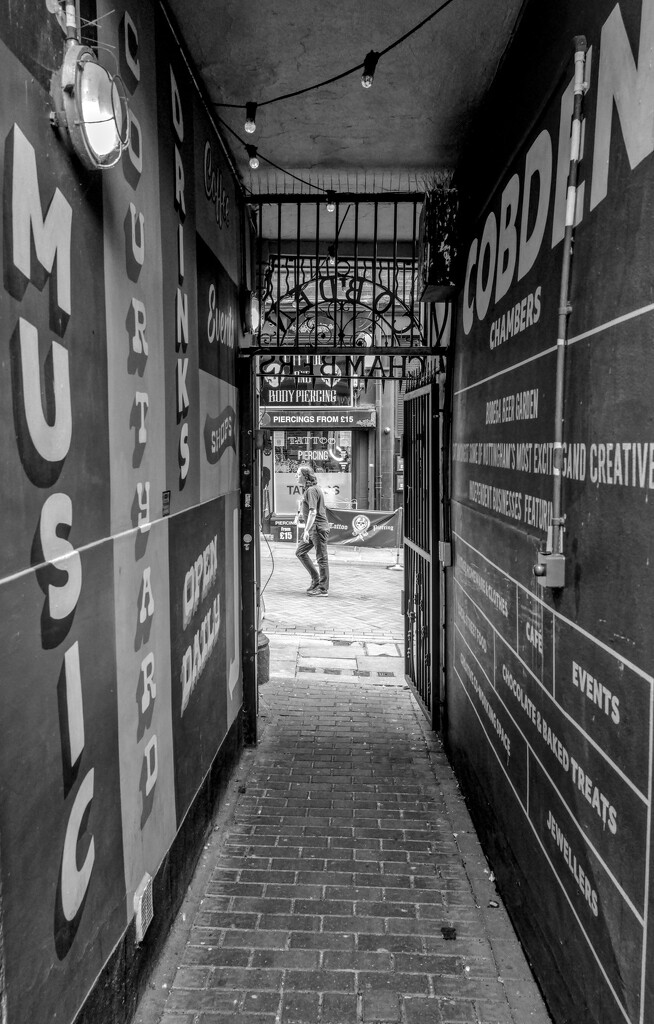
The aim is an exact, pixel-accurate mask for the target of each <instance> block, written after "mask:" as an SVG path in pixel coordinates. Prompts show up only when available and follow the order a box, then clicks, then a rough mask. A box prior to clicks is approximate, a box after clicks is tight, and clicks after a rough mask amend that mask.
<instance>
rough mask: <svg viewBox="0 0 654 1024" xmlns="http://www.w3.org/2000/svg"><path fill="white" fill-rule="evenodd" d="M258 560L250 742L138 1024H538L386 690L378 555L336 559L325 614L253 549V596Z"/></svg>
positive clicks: (283, 560)
mask: <svg viewBox="0 0 654 1024" xmlns="http://www.w3.org/2000/svg"><path fill="white" fill-rule="evenodd" d="M273 557H274V560H275V564H274V571H273V574H272V576H271V578H270V581H269V584H268V586H267V588H266V590H265V595H264V596H265V601H266V606H267V607H266V619H265V620H264V628H265V629H266V630H267V635H268V636H269V638H270V680H269V682H267V683H266V684H265V685H264V686H261V687H260V723H261V737H260V743H259V745H258V747H257V748H256V749H255V750H250V751H247V752H246V754H245V756H244V758H243V761H242V763H241V765H240V768H239V771H238V772H237V773H236V775H237V777H236V779H235V780H234V782H233V784H232V786H231V788H230V794H229V795H228V797H227V801H226V803H225V804H224V806H223V808H222V809H221V812H220V815H219V819H218V820H217V822H216V825H215V829H214V832H213V833H212V837H211V839H210V840H209V842H208V843H207V846H206V848H205V851H204V855H203V857H202V860H201V863H200V865H199V868H198V871H197V873H196V877H195V880H194V882H193V885H192V886H191V889H190V891H189V894H188V897H187V900H186V903H185V905H184V907H183V908H182V913H181V914H180V918H179V921H178V923H177V925H176V927H175V929H174V932H173V934H172V936H171V939H170V942H169V945H168V948H167V950H166V953H165V955H164V958H163V961H162V963H161V964H160V967H159V969H158V971H157V974H156V975H155V977H154V978H153V981H152V984H151V986H150V989H149V991H148V993H147V994H146V997H145V998H144V1000H143V1001H142V1004H141V1006H140V1009H139V1012H138V1014H137V1018H136V1019H137V1022H138V1024H155V1022H157V1024H158V1022H159V1021H161V1022H162V1024H227V1022H231V1021H234V1022H236V1021H237V1020H238V1021H239V1024H277V1022H280V1024H361V1022H364V1024H372V1022H382V1021H384V1022H398V1024H400V1022H402V1024H445V1022H456V1024H547V1022H548V1021H549V1016H548V1014H547V1012H546V1010H545V1008H544V1005H543V1002H542V999H541V997H540V995H539V992H538V989H537V987H536V985H535V983H534V981H533V978H532V976H531V973H530V970H529V967H528V965H527V964H526V962H525V960H524V957H523V955H522V952H521V950H520V947H519V945H518V943H517V940H516V938H515V935H514V933H513V929H512V927H511V925H510V923H509V920H508V918H507V915H506V913H505V911H504V909H503V907H502V901H501V898H500V896H499V895H498V893H497V892H496V890H495V886H494V884H493V880H492V876H491V873H490V871H489V868H488V865H487V864H486V861H485V859H484V857H483V855H482V853H481V850H480V847H479V844H478V842H477V839H476V836H475V834H474V832H473V830H472V826H471V823H470V819H469V817H468V813H467V810H466V808H465V805H464V803H463V800H462V798H461V796H460V794H459V790H458V787H457V784H456V782H455V780H454V777H453V774H452V772H451V770H450V768H449V766H448V763H447V760H446V758H445V756H444V754H443V752H442V750H441V747H440V745H439V743H438V741H437V739H436V737H434V736H433V735H432V734H430V733H429V731H428V727H427V723H426V720H425V718H424V716H423V714H422V712H421V711H420V709H419V708H418V705H417V703H416V701H415V699H414V697H413V696H412V694H411V691H410V690H409V688H408V686H407V684H406V682H405V680H404V663H403V657H402V622H401V617H400V611H399V608H400V605H399V591H400V589H401V585H402V583H401V581H402V574H401V573H399V572H394V571H392V570H391V571H388V566H389V565H392V563H393V561H394V559H395V554H394V552H389V551H377V552H365V553H359V554H358V555H357V554H356V553H353V552H350V553H338V554H335V555H334V557H333V559H332V565H333V584H332V593H331V595H330V598H329V599H324V600H312V599H310V598H307V597H306V596H305V595H304V593H303V590H304V579H303V578H302V576H301V572H302V570H301V568H300V567H299V566H298V565H297V563H296V562H295V561H294V559H293V558H292V547H291V546H288V547H285V546H283V545H279V544H277V545H274V551H271V552H270V553H267V552H265V551H262V579H263V581H264V582H265V581H266V578H267V575H268V572H267V571H266V567H267V565H268V568H270V567H271V565H270V563H271V559H272V558H273ZM267 559H268V561H267ZM364 609H365V613H366V616H367V625H366V624H365V622H364V623H363V624H362V623H361V619H360V617H361V614H362V611H363V610H364ZM314 619H315V620H316V621H315V622H313V620H314Z"/></svg>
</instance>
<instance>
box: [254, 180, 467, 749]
mask: <svg viewBox="0 0 654 1024" xmlns="http://www.w3.org/2000/svg"><path fill="white" fill-rule="evenodd" d="M421 203H422V197H421V196H419V195H416V194H415V193H413V194H410V195H383V196H370V195H367V196H365V197H364V196H356V195H346V196H340V197H339V198H338V199H337V201H336V203H335V210H334V212H333V213H331V214H329V213H327V211H326V209H325V202H324V197H323V196H308V195H297V196H288V195H285V196H284V197H276V196H258V197H257V200H256V203H254V204H253V206H252V212H253V215H254V220H255V223H256V227H257V238H256V242H255V245H254V248H253V251H252V253H251V257H252V265H253V266H252V281H253V282H254V288H253V292H254V303H253V307H254V311H253V321H252V332H251V334H250V335H249V338H248V346H247V349H245V350H243V351H241V352H240V355H242V356H244V357H245V360H247V366H248V373H247V386H248V389H249V395H248V401H247V403H245V406H246V407H247V409H248V410H249V413H250V417H249V420H248V422H246V424H245V428H246V434H247V433H248V432H249V434H250V437H251V439H252V449H253V450H252V456H253V462H252V463H251V465H252V466H253V467H254V470H253V474H252V475H253V476H254V478H255V479H254V480H252V481H251V483H252V485H253V486H252V494H253V495H256V500H255V501H254V502H253V504H254V506H255V508H254V510H253V512H254V515H253V516H252V517H250V519H248V518H247V517H246V523H245V529H246V530H247V534H248V536H249V537H251V538H252V539H253V540H254V538H257V537H259V538H260V541H261V543H260V544H257V543H256V542H255V543H253V544H252V545H251V552H248V551H245V550H244V559H245V561H246V562H247V560H248V555H249V556H250V561H251V562H252V565H251V566H250V568H249V569H248V567H247V566H246V567H245V568H244V577H243V578H244V589H246V588H247V586H248V585H249V584H251V585H252V586H253V588H254V591H255V594H254V597H253V599H252V601H251V602H250V603H251V607H252V611H253V616H254V622H252V621H248V617H247V614H246V616H245V622H244V654H245V655H246V656H247V653H248V652H247V642H248V641H249V642H250V644H252V643H253V641H254V637H256V641H257V647H258V646H260V644H261V637H262V636H263V637H264V638H265V635H266V628H268V629H270V628H271V626H272V628H275V629H282V630H286V629H289V630H290V629H293V628H294V629H295V630H296V632H297V631H298V627H303V628H304V629H305V630H311V629H313V630H314V632H315V634H316V635H317V636H324V635H325V632H326V631H328V632H329V633H330V635H331V636H332V638H333V641H334V642H339V643H341V644H343V645H346V643H347V641H348V637H349V638H351V637H352V636H353V629H354V627H355V626H356V631H357V632H358V633H359V635H361V636H370V637H371V638H373V639H374V638H378V639H380V640H383V638H384V630H385V631H386V634H387V635H388V637H389V638H393V639H395V637H396V635H397V642H398V643H399V644H400V648H401V652H402V655H403V657H404V659H405V668H406V675H407V678H408V680H409V682H410V683H411V685H412V686H413V688H414V690H415V692H416V695H417V696H418V698H419V700H420V703H421V706H422V707H423V710H424V711H425V713H426V714H427V716H428V717H429V719H430V721H431V723H432V727H434V728H437V727H438V721H439V713H440V699H439V698H438V697H437V698H436V699H434V698H433V685H432V683H431V675H432V673H433V667H434V666H437V665H438V664H439V662H440V656H439V645H438V644H436V646H434V629H435V627H436V624H437V622H440V611H439V601H438V600H434V595H433V585H434V582H435V580H436V574H435V573H434V572H433V565H434V564H435V560H437V559H438V557H439V550H440V549H439V546H438V541H437V540H434V537H435V536H437V535H438V529H436V530H434V522H433V519H432V512H434V511H436V510H437V509H438V506H439V502H438V497H436V498H435V499H433V498H432V493H431V491H432V488H433V487H434V484H435V483H437V482H438V480H439V473H438V470H436V473H434V471H433V466H432V460H433V459H435V458H436V457H437V452H438V451H439V450H440V449H439V448H438V445H437V444H434V442H433V438H432V432H433V430H434V427H435V426H436V427H437V426H438V417H439V410H440V408H441V406H440V404H439V401H438V399H437V400H436V401H435V402H432V404H431V405H430V406H429V409H428V410H427V412H426V413H425V412H424V410H423V411H422V412H420V415H426V417H427V419H426V420H425V423H424V424H423V427H424V429H419V415H418V412H417V410H419V406H420V402H419V401H417V400H416V399H415V397H412V396H413V393H414V392H415V391H416V390H420V389H421V388H427V389H428V391H429V392H430V393H431V391H433V389H434V388H436V389H437V390H438V387H439V383H438V382H439V381H440V382H441V385H442V381H443V380H444V377H445V372H446V368H447V355H448V351H449V339H450V327H451V306H450V305H449V303H448V302H447V301H443V302H433V301H432V302H429V303H426V302H421V301H420V300H421V298H422V288H421V272H422V271H421V256H422V248H423V244H424V242H423V238H422V235H421V232H420V214H421ZM245 360H241V362H244V361H245ZM242 405H243V403H242ZM407 410H409V411H410V416H409V420H408V424H407ZM242 411H243V410H242ZM416 416H417V417H418V418H416ZM407 425H408V431H407ZM247 440H248V439H247V437H246V444H245V446H244V448H245V452H244V465H245V464H247V461H248V452H247ZM418 450H420V457H418ZM300 466H308V467H309V468H311V469H312V470H313V471H314V472H315V473H316V474H317V476H318V479H319V483H320V485H321V487H322V489H323V492H324V495H325V500H326V505H327V510H328V515H329V519H330V523H331V527H332V529H331V531H330V543H329V545H328V547H329V552H330V555H331V560H332V561H333V564H334V568H335V569H336V573H337V575H339V569H342V572H341V573H340V577H341V578H340V579H339V585H338V589H339V590H340V591H341V599H340V602H338V603H337V595H336V588H335V587H332V588H331V594H330V597H329V599H328V601H323V602H318V604H320V609H318V608H316V607H315V602H311V599H309V601H308V602H307V597H306V594H305V593H304V591H305V590H306V589H307V586H306V584H308V582H310V581H309V580H308V579H306V580H304V579H303V578H302V575H301V574H302V573H303V572H304V570H303V568H302V566H301V564H300V563H299V562H298V561H297V560H296V559H295V556H294V552H295V546H296V544H297V542H298V539H299V535H300V530H301V529H302V528H303V524H302V521H301V513H300V510H299V509H298V503H299V499H300V493H299V489H298V484H297V479H296V474H297V470H298V467H300ZM427 469H428V471H427ZM407 473H409V474H410V481H408V480H407ZM418 492H420V496H418ZM407 517H408V520H407ZM255 521H256V530H255V529H253V526H254V525H255ZM427 540H428V541H429V543H426V541H427ZM275 554H276V555H277V558H275ZM364 566H367V567H368V571H367V572H366V571H365V570H364ZM280 567H283V571H282V569H281V568H280ZM291 568H292V572H291V571H290V570H291ZM276 571H277V576H275V572H276ZM380 571H381V573H382V575H381V577H380V576H379V572H380ZM289 573H290V575H289ZM293 573H294V574H295V577H296V579H294V577H293ZM283 576H285V579H282V577H283ZM334 578H335V577H334ZM384 579H386V581H388V584H389V585H388V586H387V585H382V580H384ZM277 584H281V585H282V589H281V592H280V593H278V594H276V586H277ZM303 584H304V585H303ZM380 594H381V595H382V598H383V599H382V602H381V605H380V606H379V607H378V606H377V604H376V603H375V602H376V600H377V598H378V597H379V595H380ZM277 598H278V599H279V608H280V609H281V614H282V619H284V621H281V620H280V619H279V617H277V621H276V622H275V623H274V624H272V623H271V613H272V612H274V614H275V615H277V609H276V608H275V607H274V605H275V602H276V599H277ZM373 598H374V599H375V600H374V601H373ZM296 599H297V600H300V601H302V602H303V605H296V604H295V601H296ZM353 600H354V604H353V603H352V602H353ZM328 603H329V605H330V607H329V608H328V607H326V605H327V604H328ZM246 604H247V602H244V612H246V611H247V609H246ZM373 604H375V609H374V610H373V607H372V605H373ZM309 608H312V609H313V610H311V611H310V610H309ZM393 608H395V609H396V612H395V614H396V615H397V622H391V621H390V620H388V619H387V613H388V615H392V609H393ZM366 609H370V615H369V616H368V617H366ZM434 615H436V619H434ZM286 619H288V620H289V621H286ZM375 620H377V621H375ZM254 654H255V660H256V655H257V654H258V650H257V651H255V652H254ZM432 659H433V665H432ZM245 682H246V687H245V689H246V693H247V692H249V693H250V701H249V702H248V704H249V706H248V704H246V713H247V714H248V715H249V718H250V722H251V725H252V728H251V729H250V735H252V733H254V734H255V735H256V722H255V721H253V720H254V719H256V709H257V689H256V680H251V686H250V687H248V685H247V678H246V680H245Z"/></svg>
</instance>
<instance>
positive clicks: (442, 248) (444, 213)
mask: <svg viewBox="0 0 654 1024" xmlns="http://www.w3.org/2000/svg"><path fill="white" fill-rule="evenodd" d="M457 213H458V193H457V190H456V189H455V188H452V187H449V186H440V185H437V186H435V187H433V188H431V189H430V190H429V191H428V192H427V193H426V195H425V201H424V203H423V206H422V211H421V214H420V251H419V261H418V298H419V301H420V302H444V301H446V300H447V299H451V298H452V296H453V295H454V294H455V293H456V291H457V285H456V281H455V267H456V259H457V236H456V227H457Z"/></svg>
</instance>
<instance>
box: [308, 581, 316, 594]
mask: <svg viewBox="0 0 654 1024" xmlns="http://www.w3.org/2000/svg"><path fill="white" fill-rule="evenodd" d="M317 589H318V584H317V583H312V584H311V586H310V587H309V588H308V590H307V594H313V592H314V591H315V590H317Z"/></svg>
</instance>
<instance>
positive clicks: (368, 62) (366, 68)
mask: <svg viewBox="0 0 654 1024" xmlns="http://www.w3.org/2000/svg"><path fill="white" fill-rule="evenodd" d="M452 3H454V0H444V2H443V3H442V4H441V5H440V6H439V7H437V8H436V10H434V11H432V12H431V14H428V15H427V17H426V18H423V19H422V21H419V22H418V24H417V25H414V26H413V28H411V29H409V31H408V32H405V33H404V35H402V36H400V38H399V39H396V40H395V41H394V42H392V43H389V45H388V46H386V47H384V49H383V50H370V51H369V53H368V54H367V55H366V57H365V60H363V61H362V62H361V63H359V64H356V65H355V66H354V67H352V68H348V69H347V71H341V72H340V74H338V75H332V76H331V78H326V79H325V80H324V81H322V82H316V83H315V84H314V85H307V86H305V87H304V88H303V89H296V90H294V91H293V92H286V93H282V95H281V96H272V97H271V98H270V99H268V100H261V101H259V102H258V103H254V102H248V103H214V106H216V107H231V108H232V109H235V110H238V109H243V108H244V109H245V110H246V119H247V120H246V124H247V127H246V131H247V132H248V133H249V134H251V133H252V132H253V131H254V130H255V127H256V125H255V116H256V111H257V109H258V108H260V107H267V106H268V105H269V104H270V103H279V102H280V101H281V100H289V99H292V98H293V97H294V96H302V95H304V93H307V92H313V91H314V90H315V89H322V88H323V87H324V86H325V85H332V84H333V83H334V82H339V81H340V80H341V79H342V78H347V77H348V75H353V74H354V73H355V72H356V71H363V75H362V79H361V84H362V85H363V86H364V88H369V87H370V86H371V85H372V77H373V75H374V72H375V67H376V66H377V63H378V61H379V59H380V58H381V57H383V56H385V54H387V53H389V52H390V51H391V50H394V49H395V47H396V46H399V45H400V44H401V43H403V42H404V41H405V40H406V39H408V38H409V37H410V36H412V35H414V34H415V33H416V32H418V31H419V30H420V29H421V28H423V26H424V25H426V24H427V23H428V22H430V21H431V20H432V18H435V17H436V15H437V14H441V13H442V12H443V11H444V10H445V9H446V7H449V6H450V4H452ZM252 126H254V127H252Z"/></svg>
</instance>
